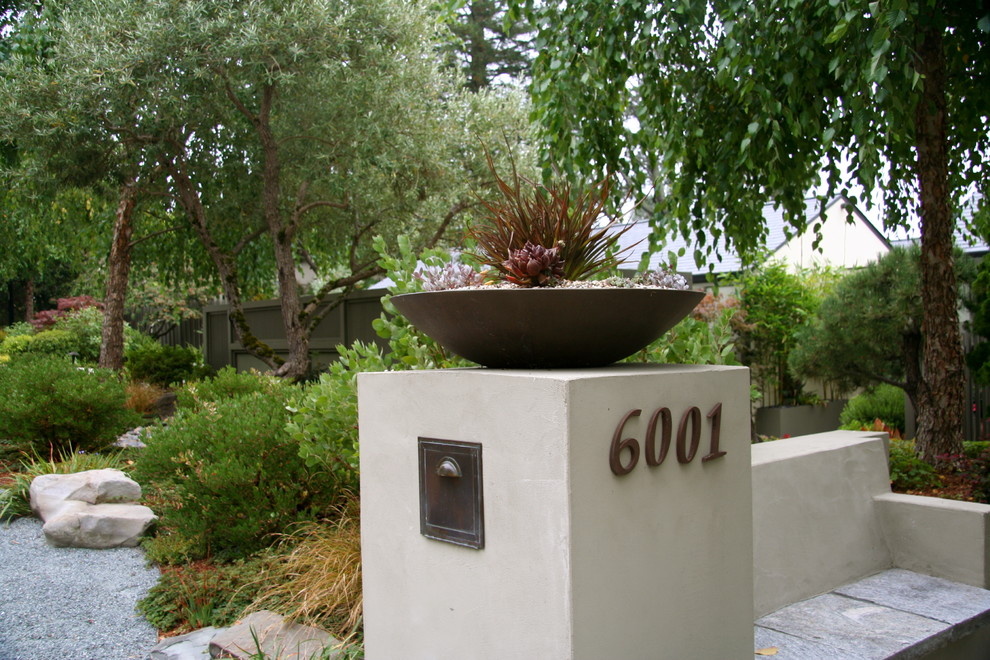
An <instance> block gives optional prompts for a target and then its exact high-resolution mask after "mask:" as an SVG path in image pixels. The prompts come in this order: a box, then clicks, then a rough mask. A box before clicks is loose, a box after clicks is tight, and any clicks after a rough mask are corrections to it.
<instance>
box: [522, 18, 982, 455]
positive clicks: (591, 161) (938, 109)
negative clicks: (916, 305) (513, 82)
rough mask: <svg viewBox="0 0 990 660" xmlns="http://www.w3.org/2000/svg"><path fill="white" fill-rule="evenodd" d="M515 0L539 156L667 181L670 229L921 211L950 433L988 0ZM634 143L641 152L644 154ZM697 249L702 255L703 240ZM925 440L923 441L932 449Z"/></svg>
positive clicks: (946, 447)
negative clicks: (959, 218) (959, 244)
mask: <svg viewBox="0 0 990 660" xmlns="http://www.w3.org/2000/svg"><path fill="white" fill-rule="evenodd" d="M515 5H516V7H517V9H518V10H520V11H522V12H523V14H524V15H525V16H527V17H528V18H529V19H530V20H531V22H532V23H533V24H534V25H536V26H537V27H538V29H539V36H538V40H537V47H538V49H539V51H540V55H539V56H538V57H537V59H536V62H535V65H534V82H533V87H532V92H533V99H534V106H535V114H536V116H537V117H538V119H539V120H540V121H541V124H542V126H543V129H544V131H545V135H546V138H547V144H548V149H547V160H548V161H550V162H554V163H562V164H563V166H564V167H565V168H566V169H568V170H569V171H572V172H573V171H578V170H581V169H598V170H601V169H606V168H607V169H611V170H613V171H617V172H624V173H627V176H628V178H629V179H630V180H631V181H632V182H633V183H635V184H638V185H646V184H647V183H650V184H652V185H655V186H656V187H657V189H658V191H660V193H661V194H660V195H658V196H659V197H660V201H661V203H659V204H658V205H657V208H656V215H655V217H654V223H655V226H656V228H657V231H656V232H655V234H654V238H653V239H651V244H652V246H653V247H655V248H656V247H659V246H660V245H661V243H662V240H663V236H664V234H665V232H666V231H670V230H679V231H680V232H681V233H683V234H685V235H691V236H693V237H694V239H695V242H696V243H697V244H698V245H700V246H701V249H702V250H704V249H705V248H708V249H711V246H713V245H715V244H717V243H718V241H717V239H718V238H720V237H722V236H724V237H725V238H726V239H727V240H726V244H727V245H729V246H732V247H735V248H736V249H738V250H739V251H740V252H741V253H742V254H743V256H746V255H748V254H753V253H755V252H756V250H757V249H758V248H759V246H760V245H761V244H762V241H763V239H764V238H765V236H766V231H767V230H766V227H765V226H764V224H763V220H762V216H761V209H762V206H763V204H764V203H765V202H767V201H770V200H772V201H774V202H776V203H778V204H780V205H781V206H782V207H783V208H784V211H785V219H786V221H787V223H788V224H789V228H790V230H791V231H792V232H800V231H803V230H804V229H805V228H806V227H805V224H806V223H807V220H806V218H805V215H804V213H803V208H804V206H803V200H804V199H805V197H806V196H807V195H808V194H809V192H815V191H821V192H823V194H822V195H821V196H822V202H823V204H824V202H825V201H826V199H827V198H828V197H829V196H831V195H832V194H834V193H838V192H844V193H847V194H850V195H853V196H856V193H857V189H856V186H860V187H861V190H862V191H863V192H862V194H861V195H859V198H860V199H861V201H862V202H863V203H864V204H866V205H867V206H869V205H870V201H871V200H870V195H871V194H872V193H873V192H874V191H876V190H879V191H881V192H882V194H883V198H884V202H885V205H886V217H887V219H888V224H889V225H891V226H893V225H897V224H901V223H904V222H905V221H906V219H907V218H908V217H909V216H910V214H911V213H912V212H914V211H916V210H917V211H918V214H919V215H920V217H921V229H922V245H921V248H922V250H921V251H922V256H921V259H922V268H921V272H922V286H921V291H922V298H923V303H924V310H925V315H924V322H923V325H924V326H925V328H924V331H925V337H926V342H925V349H924V350H925V360H924V371H925V374H926V378H925V386H924V392H923V397H922V398H923V403H922V405H921V410H920V411H919V445H921V446H922V447H927V445H928V444H929V443H934V444H936V445H938V449H937V451H934V452H933V453H937V454H941V453H952V452H953V451H956V450H958V448H959V447H960V443H961V439H962V435H961V434H962V407H961V404H960V401H961V399H962V396H961V394H962V353H961V344H960V339H959V330H958V320H957V314H956V305H955V300H956V294H955V279H954V272H953V266H952V235H953V229H954V222H953V217H954V216H953V206H954V205H956V204H957V203H958V200H959V199H961V197H962V195H963V194H964V193H965V192H966V191H968V190H969V189H971V188H973V187H976V188H979V189H981V190H982V191H983V192H984V195H983V199H984V200H986V199H987V194H986V193H987V190H988V186H990V177H987V175H986V167H987V163H988V159H990V117H988V114H990V113H988V111H987V108H988V107H990V57H988V42H990V38H988V32H990V13H988V11H987V9H986V7H985V5H984V4H983V3H982V2H981V0H962V1H959V2H951V3H950V2H943V1H939V0H935V1H927V0H926V1H921V0H893V1H891V2H870V1H868V0H852V1H850V2H836V1H835V0H812V1H807V0H755V1H754V0H720V1H715V0H666V1H663V2H652V3H651V2H647V1H645V0H621V1H618V2H613V1H607V2H606V1H605V0H583V1H581V2H569V3H565V4H561V3H542V2H538V1H537V0H516V2H515ZM642 159H645V166H640V165H639V164H638V163H639V162H640V161H641V160H642ZM698 256H700V255H698ZM926 453H928V452H927V449H926Z"/></svg>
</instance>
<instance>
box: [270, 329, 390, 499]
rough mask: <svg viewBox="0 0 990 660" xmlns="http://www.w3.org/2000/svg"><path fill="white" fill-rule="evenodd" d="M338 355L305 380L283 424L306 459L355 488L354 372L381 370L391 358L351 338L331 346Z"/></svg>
mask: <svg viewBox="0 0 990 660" xmlns="http://www.w3.org/2000/svg"><path fill="white" fill-rule="evenodd" d="M337 350H338V352H339V353H340V359H338V360H337V361H336V362H334V363H333V364H331V365H330V370H329V371H328V372H327V373H324V374H321V375H320V378H319V380H318V381H317V382H315V383H313V384H311V385H308V386H307V387H306V388H305V390H304V391H303V394H302V396H300V397H299V398H298V399H297V400H296V401H295V402H294V403H293V408H292V412H293V415H292V418H291V420H290V421H289V423H288V425H287V429H288V431H289V433H290V434H291V435H292V437H293V438H295V439H296V441H297V442H298V443H299V453H300V455H301V456H302V457H303V458H304V459H305V460H306V463H307V464H308V465H310V466H313V467H322V468H323V469H325V470H326V471H327V472H328V473H329V474H331V475H333V477H334V479H335V480H336V482H337V484H338V486H339V487H340V488H342V489H347V490H350V491H353V492H355V493H356V492H357V490H358V481H359V472H358V463H359V452H358V425H357V414H358V410H357V374H358V373H360V372H363V371H385V370H386V369H388V368H389V366H390V364H391V362H390V360H389V359H388V358H387V357H384V356H383V355H382V351H381V349H380V348H379V347H378V346H377V345H375V344H364V343H362V342H359V341H358V342H355V343H354V345H353V346H351V348H344V347H343V346H338V347H337Z"/></svg>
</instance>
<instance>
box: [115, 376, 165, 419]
mask: <svg viewBox="0 0 990 660" xmlns="http://www.w3.org/2000/svg"><path fill="white" fill-rule="evenodd" d="M124 391H125V392H126V393H127V401H125V402H124V407H125V408H127V409H128V410H133V411H134V412H136V413H140V414H142V415H147V414H149V413H152V412H154V407H155V404H156V403H158V400H159V399H160V398H162V395H163V394H165V390H164V389H162V388H161V387H159V386H158V385H152V384H151V383H128V384H127V386H126V388H125V389H124Z"/></svg>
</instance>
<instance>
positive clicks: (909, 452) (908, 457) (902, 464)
mask: <svg viewBox="0 0 990 660" xmlns="http://www.w3.org/2000/svg"><path fill="white" fill-rule="evenodd" d="M940 484H941V480H940V479H939V476H938V474H936V473H935V468H933V467H932V466H931V465H930V464H928V463H926V462H924V461H923V460H921V459H920V458H919V457H918V453H917V451H915V447H914V441H912V440H891V441H890V485H891V486H892V487H893V488H894V490H898V491H905V490H924V489H926V488H932V487H935V486H938V485H940Z"/></svg>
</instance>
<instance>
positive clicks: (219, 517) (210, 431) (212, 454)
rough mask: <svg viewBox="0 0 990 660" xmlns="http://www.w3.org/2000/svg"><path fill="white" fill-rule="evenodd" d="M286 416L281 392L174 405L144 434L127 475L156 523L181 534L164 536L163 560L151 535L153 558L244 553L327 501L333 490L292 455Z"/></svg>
mask: <svg viewBox="0 0 990 660" xmlns="http://www.w3.org/2000/svg"><path fill="white" fill-rule="evenodd" d="M288 416H289V412H288V410H287V409H286V405H285V399H284V398H282V397H279V396H273V395H270V394H264V395H262V394H260V393H257V394H247V395H241V396H237V397H235V398H232V399H229V400H225V401H218V402H208V401H207V402H201V403H200V408H199V409H198V410H189V409H186V410H183V409H179V411H178V412H177V413H176V415H175V416H174V417H173V418H172V419H171V421H170V422H169V424H168V426H163V427H159V428H156V429H155V430H154V431H153V432H152V434H151V437H150V438H149V439H148V440H147V445H148V446H147V447H146V448H144V449H143V450H142V452H141V454H140V456H139V457H138V460H137V465H136V466H135V470H134V474H135V479H136V480H137V481H138V482H139V483H141V484H142V485H143V486H145V488H146V493H149V499H151V500H152V501H153V502H154V504H152V508H153V509H155V511H156V513H158V514H159V516H160V520H159V529H160V530H162V532H163V533H165V534H176V535H178V536H179V537H181V538H180V539H171V540H169V541H168V543H169V544H170V545H171V546H172V547H175V548H181V549H182V553H181V554H182V556H181V557H174V558H170V557H168V556H167V552H165V550H166V548H163V547H162V545H161V544H158V545H155V542H154V541H153V542H152V546H153V548H154V550H155V552H156V553H158V558H159V560H160V561H164V562H169V561H182V560H185V559H189V558H192V559H198V558H203V557H214V558H216V559H218V560H232V559H237V558H243V557H247V556H248V555H250V554H251V553H254V552H256V551H257V550H259V549H261V548H264V547H266V546H267V545H268V544H270V543H271V542H272V541H273V538H272V537H271V535H272V534H276V533H279V532H283V531H284V530H285V529H287V528H288V527H289V526H290V525H292V524H293V523H296V522H300V521H308V520H314V519H316V518H317V517H319V516H320V514H321V513H322V512H324V511H326V510H328V509H330V508H331V507H332V506H333V505H334V503H335V502H336V501H337V500H338V497H339V495H340V493H339V491H338V490H337V489H336V488H335V487H334V486H333V484H332V483H331V480H329V479H327V478H326V476H325V475H324V474H322V473H321V472H320V471H319V470H317V469H313V468H311V467H309V466H307V465H306V463H305V461H304V460H303V459H302V458H301V457H300V456H299V445H298V443H297V442H296V441H295V440H294V439H293V438H292V437H291V436H290V435H289V433H288V432H287V431H286V422H287V421H288ZM183 539H184V540H185V541H189V543H188V544H186V543H185V541H184V540H183Z"/></svg>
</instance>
